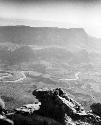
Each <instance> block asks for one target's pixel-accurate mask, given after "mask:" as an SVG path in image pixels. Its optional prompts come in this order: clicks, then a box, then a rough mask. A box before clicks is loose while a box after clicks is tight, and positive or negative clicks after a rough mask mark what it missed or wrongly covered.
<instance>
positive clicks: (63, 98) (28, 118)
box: [0, 88, 101, 125]
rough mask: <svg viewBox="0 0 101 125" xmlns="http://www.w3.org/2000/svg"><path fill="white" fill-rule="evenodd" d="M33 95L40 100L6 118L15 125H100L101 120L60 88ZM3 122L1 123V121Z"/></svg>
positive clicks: (34, 92)
mask: <svg viewBox="0 0 101 125" xmlns="http://www.w3.org/2000/svg"><path fill="white" fill-rule="evenodd" d="M33 95H34V96H36V98H37V99H38V100H39V102H37V103H35V104H28V105H24V106H22V107H20V108H17V109H15V111H14V112H13V113H10V114H6V117H7V118H8V119H10V120H12V121H13V122H14V125H100V124H101V118H100V117H99V116H96V115H94V114H93V113H88V112H86V111H85V110H84V108H83V107H82V106H81V105H80V104H79V103H77V102H76V101H75V100H73V99H71V98H69V97H68V95H67V94H66V93H65V92H64V91H63V90H62V89H60V88H56V89H51V90H50V89H46V88H45V89H37V90H34V91H33ZM0 122H1V121H0Z"/></svg>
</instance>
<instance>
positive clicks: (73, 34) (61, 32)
mask: <svg viewBox="0 0 101 125" xmlns="http://www.w3.org/2000/svg"><path fill="white" fill-rule="evenodd" d="M95 41H100V40H99V39H96V38H93V37H90V36H89V35H88V34H87V33H86V32H85V31H84V29H82V28H70V29H66V28H57V27H29V26H0V42H12V43H18V44H27V45H29V44H30V45H62V46H67V47H68V48H69V49H80V48H87V49H89V48H91V49H93V48H95Z"/></svg>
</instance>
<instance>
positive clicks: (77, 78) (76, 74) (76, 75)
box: [59, 72, 80, 81]
mask: <svg viewBox="0 0 101 125" xmlns="http://www.w3.org/2000/svg"><path fill="white" fill-rule="evenodd" d="M79 74H80V72H77V73H75V78H74V79H59V80H61V81H76V80H79Z"/></svg>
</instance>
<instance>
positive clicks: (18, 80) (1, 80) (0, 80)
mask: <svg viewBox="0 0 101 125" xmlns="http://www.w3.org/2000/svg"><path fill="white" fill-rule="evenodd" d="M5 73H8V75H5V76H1V77H0V82H5V83H6V82H20V81H23V80H24V79H26V75H25V74H24V71H21V72H19V73H20V74H21V76H22V77H21V78H19V79H16V80H9V81H6V80H5V81H3V79H4V78H9V77H10V76H12V72H5Z"/></svg>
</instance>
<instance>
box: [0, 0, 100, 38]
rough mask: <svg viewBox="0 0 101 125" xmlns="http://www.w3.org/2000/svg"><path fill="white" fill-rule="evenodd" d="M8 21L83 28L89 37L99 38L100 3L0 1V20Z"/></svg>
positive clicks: (89, 0)
mask: <svg viewBox="0 0 101 125" xmlns="http://www.w3.org/2000/svg"><path fill="white" fill-rule="evenodd" d="M50 1H51V2H50ZM8 19H10V21H15V20H18V19H22V20H24V21H25V22H26V23H27V21H28V20H31V21H34V20H39V21H41V20H42V21H50V22H52V23H54V22H55V24H56V22H57V25H60V24H63V26H64V27H83V28H84V29H85V30H86V32H88V33H89V34H90V35H92V36H96V37H101V2H100V1H98V0H56V1H54V0H46V1H43V0H0V20H5V21H6V20H8ZM2 23H3V22H2ZM2 23H0V24H1V25H2ZM33 23H34V22H33ZM15 24H16V21H15Z"/></svg>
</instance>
